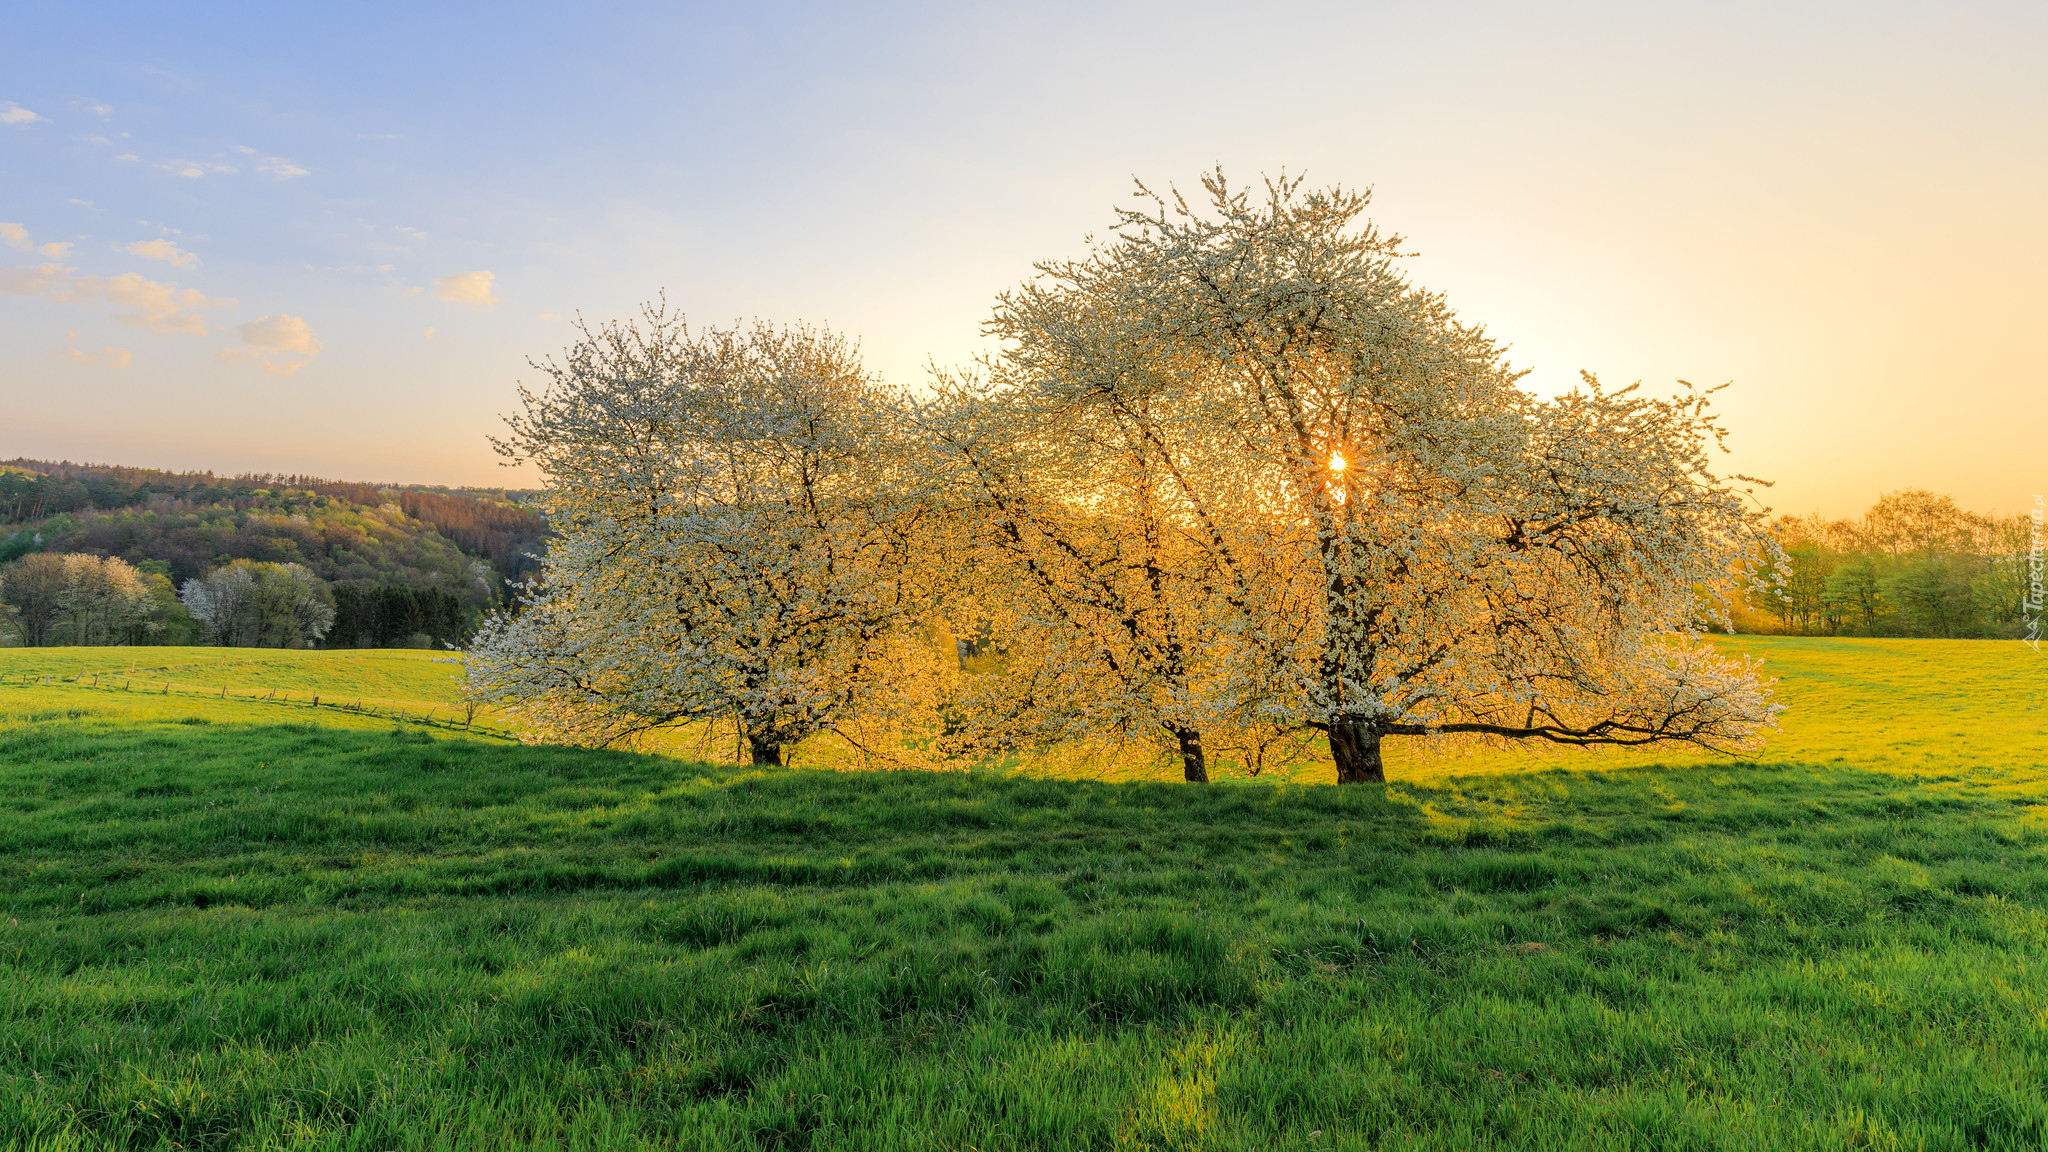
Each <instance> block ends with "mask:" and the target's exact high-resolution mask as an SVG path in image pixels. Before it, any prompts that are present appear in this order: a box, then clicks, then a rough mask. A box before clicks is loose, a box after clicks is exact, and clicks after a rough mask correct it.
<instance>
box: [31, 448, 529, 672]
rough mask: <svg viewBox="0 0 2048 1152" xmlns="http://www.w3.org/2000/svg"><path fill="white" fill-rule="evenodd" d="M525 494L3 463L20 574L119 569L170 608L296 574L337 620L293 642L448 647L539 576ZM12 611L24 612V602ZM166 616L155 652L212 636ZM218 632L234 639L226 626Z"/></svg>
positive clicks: (58, 632) (158, 627) (135, 636)
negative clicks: (215, 580) (430, 642)
mask: <svg viewBox="0 0 2048 1152" xmlns="http://www.w3.org/2000/svg"><path fill="white" fill-rule="evenodd" d="M518 495H519V494H518V493H513V492H506V491H502V490H495V491H488V492H484V491H445V490H430V489H417V488H397V487H389V486H379V485H376V484H357V483H347V482H341V481H332V480H322V479H318V478H315V477H309V476H273V475H244V476H237V477H233V478H227V477H218V476H214V475H213V474H211V473H191V472H163V471H157V470H153V469H145V468H123V467H113V466H106V465H87V464H72V463H69V462H62V463H52V462H49V461H39V460H25V459H24V460H12V461H8V462H7V463H5V464H4V465H0V566H4V567H5V568H9V569H18V568H19V563H20V562H21V561H22V560H23V559H24V558H25V557H28V556H31V555H34V554H38V553H54V554H86V555H91V556H99V557H112V558H115V559H118V560H121V561H124V562H125V563H126V564H128V565H130V566H132V567H133V568H134V569H135V570H136V571H137V572H138V573H140V574H142V575H143V576H145V577H156V578H160V579H161V580H162V581H163V584H164V585H165V586H166V587H165V588H160V589H158V595H157V599H158V600H159V601H162V600H163V599H164V595H163V593H164V592H165V591H166V590H175V591H176V592H178V593H179V594H182V593H183V592H184V591H185V590H187V589H188V588H190V587H191V586H192V585H193V583H194V582H195V581H199V580H201V579H202V578H207V579H210V578H212V577H214V576H215V575H216V574H218V573H221V572H225V571H227V570H228V569H230V568H231V567H232V568H247V567H248V566H249V565H251V564H254V565H258V566H264V565H269V566H297V568H299V569H303V570H304V571H305V572H306V573H307V574H309V575H310V576H311V577H313V578H317V580H318V581H319V582H320V585H321V586H322V587H320V588H318V589H316V591H317V592H319V593H320V595H321V597H322V598H323V599H333V600H335V601H336V602H335V604H334V607H335V608H338V609H339V610H340V618H339V619H338V620H336V621H335V622H336V623H337V624H338V625H339V627H336V628H334V629H333V630H332V633H331V635H330V634H329V633H327V632H322V631H320V630H319V629H315V632H318V633H319V634H318V635H315V634H313V633H307V632H303V630H301V633H292V634H293V635H300V637H301V638H300V641H299V642H301V643H303V642H305V641H307V640H321V639H324V640H325V642H327V643H329V644H335V645H340V646H356V645H367V644H391V643H399V642H406V641H410V640H416V639H417V637H419V636H422V635H424V636H428V637H430V638H432V639H434V640H437V641H438V640H446V639H453V638H457V637H459V636H460V635H461V634H463V633H465V632H466V631H467V629H468V627H470V626H472V625H473V624H474V622H475V620H476V619H477V618H478V617H479V616H480V615H481V614H482V613H483V612H485V611H487V610H489V609H491V608H494V607H499V606H502V605H505V604H507V603H508V602H509V599H510V590H509V583H510V582H512V581H515V580H518V579H520V578H522V577H523V576H525V575H526V574H527V573H528V572H529V571H530V570H531V568H532V566H533V563H534V562H533V560H532V559H531V556H532V554H533V553H536V552H538V551H540V550H541V549H542V547H543V546H544V543H543V542H544V540H545V537H546V533H547V525H546V521H545V520H543V519H542V518H541V517H540V516H539V515H538V514H537V513H535V512H533V511H532V510H530V509H528V508H526V507H524V506H523V505H521V504H520V503H518ZM238 562H239V563H238ZM250 571H251V572H254V573H257V574H259V575H260V572H261V569H260V568H257V569H250ZM51 572H52V573H54V572H55V570H54V569H51ZM309 587H311V586H310V585H309ZM337 594H338V598H337ZM50 595H51V596H52V597H58V596H59V593H55V592H53V593H51V594H50ZM15 598H18V597H10V599H15ZM186 606H187V608H190V607H191V604H190V603H188V604H187V605H186ZM15 607H16V609H17V612H16V615H17V616H18V615H19V613H20V611H22V610H24V606H23V605H16V606H15ZM26 610H30V611H33V610H34V609H33V608H32V607H31V608H27V609H26ZM163 616H164V614H163V612H162V611H161V610H159V611H158V613H157V616H156V618H155V619H156V624H155V625H153V629H154V630H153V631H148V632H147V633H146V635H147V636H149V637H154V638H156V639H158V641H159V642H177V641H178V640H180V639H184V640H198V639H200V638H201V636H202V635H204V634H206V633H207V627H205V626H204V625H205V622H204V620H203V618H202V614H201V613H199V612H197V611H194V612H193V618H194V620H196V621H199V623H200V624H201V625H202V626H201V627H199V628H197V629H188V630H181V628H180V627H179V626H178V622H177V621H167V620H166V619H164V618H163ZM315 618H322V617H320V616H319V614H317V613H316V617H315ZM458 618H459V619H458ZM138 619H139V617H138ZM422 622H426V623H422ZM19 623H20V622H19V621H17V624H19ZM321 627H322V628H324V627H325V626H324V625H322V626H321ZM240 631H241V632H242V633H247V634H272V633H269V632H266V631H265V630H263V629H261V628H257V629H255V630H254V632H250V630H249V629H247V628H242V629H240ZM181 632H189V633H191V634H189V635H187V634H181ZM220 632H221V633H222V635H226V634H228V630H227V629H226V628H225V626H223V627H222V628H221V629H220ZM12 633H13V636H14V638H15V640H14V642H35V641H32V640H29V639H28V637H31V636H36V635H40V634H42V633H41V631H40V630H38V629H36V628H33V627H29V628H26V629H24V628H22V627H16V628H14V629H13V630H12ZM49 634H50V635H53V636H62V635H64V634H65V633H64V631H63V629H62V628H55V629H53V630H51V631H50V633H49ZM121 634H122V635H130V637H131V639H132V640H135V641H141V640H143V639H145V633H141V632H135V633H132V635H131V634H130V633H121ZM214 638H215V639H219V638H220V637H219V636H216V637H214ZM47 642H52V643H63V642H66V641H64V640H61V639H59V640H51V641H47ZM224 642H234V641H231V640H230V641H224Z"/></svg>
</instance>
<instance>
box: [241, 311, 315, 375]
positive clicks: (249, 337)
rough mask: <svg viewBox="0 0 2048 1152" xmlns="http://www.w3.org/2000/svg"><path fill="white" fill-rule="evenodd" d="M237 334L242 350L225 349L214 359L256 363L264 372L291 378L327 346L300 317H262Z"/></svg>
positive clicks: (242, 327) (244, 325) (252, 321)
mask: <svg viewBox="0 0 2048 1152" xmlns="http://www.w3.org/2000/svg"><path fill="white" fill-rule="evenodd" d="M235 334H236V335H237V336H240V337H241V338H242V343H243V344H245V345H247V347H243V348H222V349H220V350H219V351H217V352H215V353H214V357H215V358H216V359H218V360H219V361H220V362H221V363H223V364H242V363H247V362H250V361H254V362H255V363H256V366H257V367H259V368H261V369H263V370H264V371H265V372H272V373H275V374H277V375H279V376H289V375H291V374H292V373H294V372H297V371H298V370H299V369H301V368H304V367H305V366H306V365H307V363H309V362H310V361H311V360H312V359H313V357H315V356H318V355H319V354H320V349H321V348H322V347H324V345H322V344H321V343H320V341H319V339H318V338H316V337H315V336H314V335H313V328H312V326H311V325H309V324H307V323H306V322H305V320H304V319H302V318H300V317H297V316H285V315H282V314H280V315H277V316H263V317H260V318H258V319H255V320H251V321H249V322H248V323H247V324H243V325H239V326H238V327H236V329H235Z"/></svg>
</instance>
